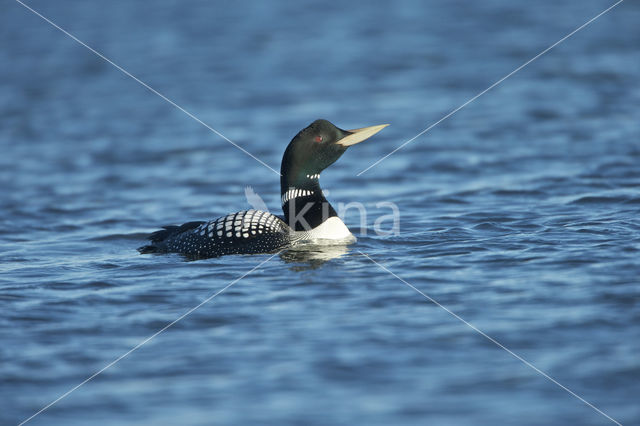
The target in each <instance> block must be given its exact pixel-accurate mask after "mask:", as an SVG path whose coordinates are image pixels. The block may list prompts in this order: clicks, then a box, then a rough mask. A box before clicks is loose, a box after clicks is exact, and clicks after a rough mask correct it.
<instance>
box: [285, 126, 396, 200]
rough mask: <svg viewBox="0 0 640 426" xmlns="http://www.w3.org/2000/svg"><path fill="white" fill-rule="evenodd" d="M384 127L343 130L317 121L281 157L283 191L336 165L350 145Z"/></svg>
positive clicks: (301, 132)
mask: <svg viewBox="0 0 640 426" xmlns="http://www.w3.org/2000/svg"><path fill="white" fill-rule="evenodd" d="M386 126H387V124H382V125H379V126H371V127H365V128H362V129H355V130H342V129H340V128H338V127H336V126H334V125H333V124H331V123H330V122H329V121H327V120H316V121H314V122H313V123H311V124H310V125H309V126H308V127H306V128H304V129H302V130H301V131H300V132H299V133H298V134H297V135H296V136H295V137H294V138H293V139H292V140H291V142H290V143H289V146H287V149H286V150H285V152H284V155H283V157H282V165H281V167H280V174H281V175H282V176H281V177H280V181H281V184H282V187H283V188H289V187H295V186H297V184H299V183H302V182H304V181H306V180H307V179H308V176H310V175H317V174H319V173H320V172H322V171H323V170H324V169H326V168H327V167H329V166H330V165H332V164H333V163H335V162H336V160H337V159H338V158H340V156H341V155H342V154H344V152H345V151H346V150H347V148H348V147H349V146H351V145H355V144H356V143H358V142H362V141H363V140H365V139H367V138H369V137H371V136H373V135H374V134H375V133H378V132H379V131H380V130H382V129H383V128H384V127H386Z"/></svg>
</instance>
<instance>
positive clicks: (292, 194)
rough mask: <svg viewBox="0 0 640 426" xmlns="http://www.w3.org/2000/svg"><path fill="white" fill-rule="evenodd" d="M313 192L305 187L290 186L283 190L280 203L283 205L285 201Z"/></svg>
mask: <svg viewBox="0 0 640 426" xmlns="http://www.w3.org/2000/svg"><path fill="white" fill-rule="evenodd" d="M313 194H314V192H313V191H309V190H306V189H297V188H291V189H289V190H288V191H287V192H285V193H284V195H282V205H284V204H285V203H286V202H287V201H289V200H291V199H294V198H297V197H306V196H309V195H313Z"/></svg>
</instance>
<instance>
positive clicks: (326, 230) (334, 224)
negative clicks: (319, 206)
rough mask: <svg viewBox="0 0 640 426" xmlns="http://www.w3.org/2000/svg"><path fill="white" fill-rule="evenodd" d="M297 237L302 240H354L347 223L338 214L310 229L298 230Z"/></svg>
mask: <svg viewBox="0 0 640 426" xmlns="http://www.w3.org/2000/svg"><path fill="white" fill-rule="evenodd" d="M295 234H296V237H298V238H300V239H301V240H333V241H341V242H342V241H345V242H353V241H355V240H356V237H354V236H353V234H352V233H351V231H349V228H347V225H345V224H344V222H343V221H342V220H341V219H340V218H339V217H337V216H333V217H330V218H329V219H327V220H325V221H324V222H322V223H321V224H320V225H318V226H316V227H315V228H313V229H312V230H310V231H297V232H296V233H295Z"/></svg>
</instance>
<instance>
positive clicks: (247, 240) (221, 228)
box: [138, 210, 292, 257]
mask: <svg viewBox="0 0 640 426" xmlns="http://www.w3.org/2000/svg"><path fill="white" fill-rule="evenodd" d="M149 240H151V242H152V244H150V245H146V246H143V247H140V248H139V249H138V251H140V253H170V252H177V253H182V254H185V255H188V256H192V257H217V256H223V255H226V254H251V253H265V252H270V251H275V250H278V249H280V248H283V247H285V246H287V245H289V244H290V243H291V241H292V232H291V228H290V227H289V226H288V225H287V224H286V223H284V222H283V221H282V219H280V218H279V217H278V216H275V215H273V214H271V213H268V212H264V211H260V210H244V211H240V212H237V213H232V214H229V215H226V216H222V217H219V218H218V219H215V220H212V221H209V222H188V223H185V224H183V225H180V226H165V227H163V229H161V230H159V231H156V232H154V233H152V234H151V235H150V236H149Z"/></svg>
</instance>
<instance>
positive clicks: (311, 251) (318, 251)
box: [280, 244, 350, 271]
mask: <svg viewBox="0 0 640 426" xmlns="http://www.w3.org/2000/svg"><path fill="white" fill-rule="evenodd" d="M349 246H350V244H303V245H297V246H293V247H292V248H290V249H287V250H285V251H283V252H282V253H280V258H281V259H282V260H284V261H285V262H287V263H294V264H296V265H295V266H292V267H291V270H293V271H303V270H308V269H316V268H318V267H320V266H322V265H323V264H324V263H326V262H327V261H329V260H332V259H337V258H339V257H341V256H344V255H345V254H347V253H349V251H350V248H349Z"/></svg>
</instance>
